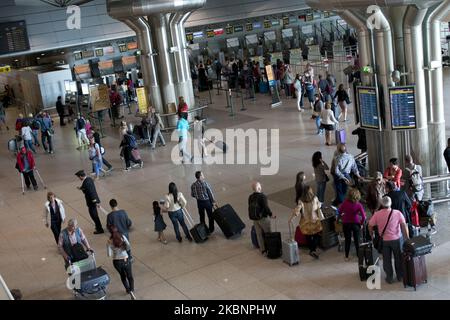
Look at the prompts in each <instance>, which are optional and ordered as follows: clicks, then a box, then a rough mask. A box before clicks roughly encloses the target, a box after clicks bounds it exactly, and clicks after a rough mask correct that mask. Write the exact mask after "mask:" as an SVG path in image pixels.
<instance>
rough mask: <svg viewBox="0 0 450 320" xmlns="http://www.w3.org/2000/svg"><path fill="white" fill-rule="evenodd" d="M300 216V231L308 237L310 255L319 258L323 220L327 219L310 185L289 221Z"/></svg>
mask: <svg viewBox="0 0 450 320" xmlns="http://www.w3.org/2000/svg"><path fill="white" fill-rule="evenodd" d="M298 216H300V221H299V227H300V231H301V232H302V233H303V234H304V235H305V236H306V237H307V239H308V247H309V255H310V256H311V257H313V258H315V259H318V258H319V255H318V254H317V252H316V249H317V245H318V244H319V237H320V236H319V234H320V232H321V231H322V222H321V221H322V220H324V219H325V217H324V216H323V213H322V210H321V209H320V202H319V199H317V197H316V196H315V194H314V191H313V189H312V188H311V187H310V186H307V187H306V190H305V192H304V194H303V196H302V197H301V199H300V200H299V201H298V203H297V207H296V208H295V209H294V211H293V213H292V216H291V218H290V219H289V222H291V221H292V220H293V219H294V218H295V217H298Z"/></svg>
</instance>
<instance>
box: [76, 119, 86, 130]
mask: <svg viewBox="0 0 450 320" xmlns="http://www.w3.org/2000/svg"><path fill="white" fill-rule="evenodd" d="M77 127H78V130H80V129H84V128H86V122H85V121H84V119H83V118H81V119H78V120H77Z"/></svg>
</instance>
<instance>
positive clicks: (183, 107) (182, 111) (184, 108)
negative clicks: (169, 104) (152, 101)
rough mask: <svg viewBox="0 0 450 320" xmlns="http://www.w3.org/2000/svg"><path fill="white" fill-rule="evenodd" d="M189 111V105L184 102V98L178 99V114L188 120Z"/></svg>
mask: <svg viewBox="0 0 450 320" xmlns="http://www.w3.org/2000/svg"><path fill="white" fill-rule="evenodd" d="M188 110H189V107H188V105H187V103H186V102H185V101H184V97H178V114H179V115H181V116H182V117H183V118H185V119H186V120H187V119H188Z"/></svg>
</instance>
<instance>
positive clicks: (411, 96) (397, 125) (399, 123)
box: [389, 86, 417, 130]
mask: <svg viewBox="0 0 450 320" xmlns="http://www.w3.org/2000/svg"><path fill="white" fill-rule="evenodd" d="M389 100H390V102H391V123H392V130H405V129H406V130H407V129H415V128H416V126H417V123H416V122H417V120H416V96H415V87H414V86H406V87H395V88H389Z"/></svg>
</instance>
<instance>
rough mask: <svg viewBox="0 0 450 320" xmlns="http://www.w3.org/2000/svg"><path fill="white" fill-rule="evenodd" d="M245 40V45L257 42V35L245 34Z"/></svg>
mask: <svg viewBox="0 0 450 320" xmlns="http://www.w3.org/2000/svg"><path fill="white" fill-rule="evenodd" d="M245 42H246V43H247V45H254V44H258V35H257V34H249V35H248V36H245Z"/></svg>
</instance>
